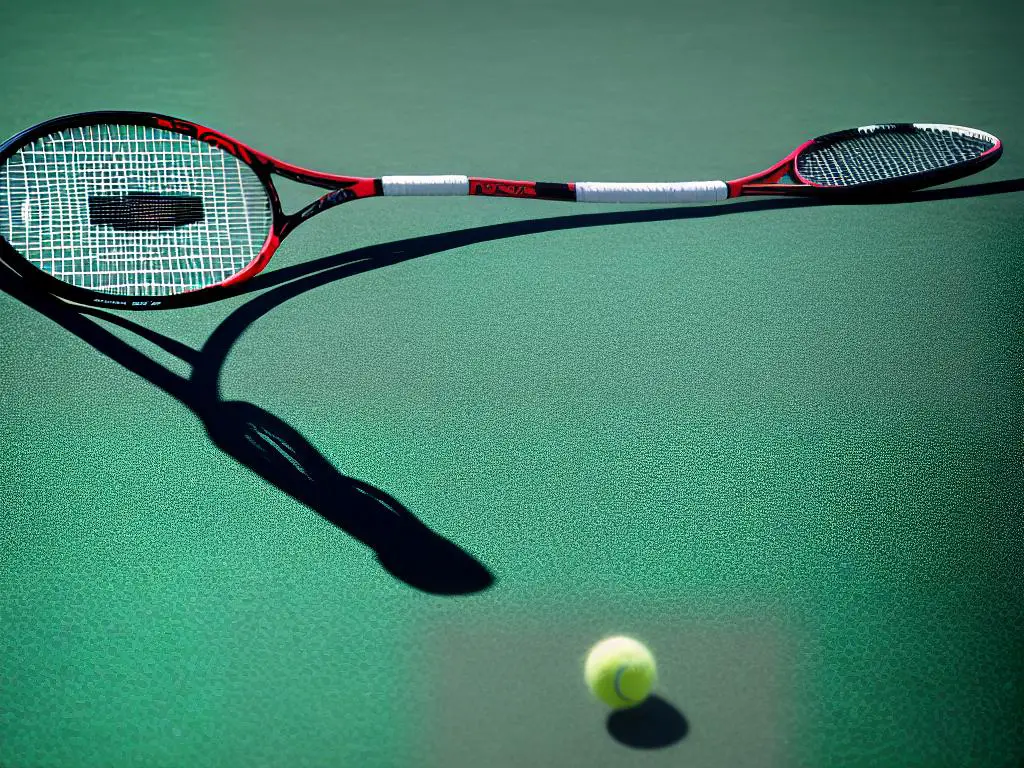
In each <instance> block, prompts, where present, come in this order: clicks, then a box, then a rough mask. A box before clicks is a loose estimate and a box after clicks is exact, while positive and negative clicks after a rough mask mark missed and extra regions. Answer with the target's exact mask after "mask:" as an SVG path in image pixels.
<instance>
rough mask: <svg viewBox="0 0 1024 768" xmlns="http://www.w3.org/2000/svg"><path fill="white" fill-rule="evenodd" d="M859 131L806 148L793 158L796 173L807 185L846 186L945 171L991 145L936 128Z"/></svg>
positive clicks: (989, 142)
mask: <svg viewBox="0 0 1024 768" xmlns="http://www.w3.org/2000/svg"><path fill="white" fill-rule="evenodd" d="M860 130H861V132H862V135H860V136H857V137H854V138H844V140H842V141H838V142H834V143H832V142H823V143H821V144H819V145H818V146H813V147H810V148H809V149H807V150H805V151H804V152H802V153H801V154H800V156H799V157H798V158H797V161H796V170H797V172H798V173H799V174H800V176H801V177H802V178H803V179H804V180H806V181H808V182H810V183H811V184H817V185H820V186H825V187H849V186H853V185H856V184H868V183H873V182H879V181H889V180H892V179H898V178H901V177H905V176H911V175H914V174H919V173H927V172H929V171H934V170H937V169H941V168H948V167H950V166H954V165H957V164H959V163H963V162H965V161H968V160H972V159H974V158H976V157H978V156H979V155H981V154H983V153H984V152H986V151H987V150H989V149H990V148H991V147H992V142H991V141H988V140H986V139H985V138H982V137H981V136H980V135H979V137H974V136H971V135H967V134H964V133H962V132H954V131H950V130H941V129H940V128H938V127H936V128H928V129H926V130H921V129H918V130H915V131H913V132H882V131H872V130H870V128H869V129H860Z"/></svg>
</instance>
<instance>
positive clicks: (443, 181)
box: [380, 176, 469, 197]
mask: <svg viewBox="0 0 1024 768" xmlns="http://www.w3.org/2000/svg"><path fill="white" fill-rule="evenodd" d="M380 181H381V189H382V191H383V192H384V194H385V195H387V196H389V197H400V196H415V197H422V196H424V195H427V196H433V195H446V196H451V197H458V196H461V195H468V194H469V177H468V176H384V177H382V178H381V180H380Z"/></svg>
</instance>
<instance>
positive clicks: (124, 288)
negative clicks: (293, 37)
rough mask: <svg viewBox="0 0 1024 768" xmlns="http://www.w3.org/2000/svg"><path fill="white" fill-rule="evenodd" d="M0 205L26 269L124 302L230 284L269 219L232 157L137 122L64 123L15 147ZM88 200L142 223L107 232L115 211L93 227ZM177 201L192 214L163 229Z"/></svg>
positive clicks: (0, 225)
mask: <svg viewBox="0 0 1024 768" xmlns="http://www.w3.org/2000/svg"><path fill="white" fill-rule="evenodd" d="M133 198H134V199H133ZM140 198H142V199H145V200H146V201H147V202H146V203H145V205H144V206H142V207H141V212H140V203H139V199H140ZM0 199H5V200H6V201H7V206H6V210H5V211H4V212H3V213H2V214H0V234H2V235H3V236H4V238H5V239H7V240H8V242H10V243H11V245H12V246H14V247H15V248H16V249H17V250H18V251H19V252H21V253H22V254H23V255H24V256H25V257H26V258H27V259H28V260H29V261H30V262H32V263H33V264H34V265H35V266H37V267H39V268H40V269H42V270H43V271H45V272H48V273H49V274H51V275H53V276H54V277H57V278H59V279H60V280H62V281H64V282H67V283H70V284H72V285H75V286H77V287H81V288H86V289H89V290H95V291H103V292H107V293H113V294H118V295H129V296H137V295H171V294H177V293H182V292H184V291H191V290H197V289H200V288H203V287H206V286H209V285H214V284H217V283H220V282H223V281H224V280H227V279H229V278H230V277H232V276H234V275H236V274H238V273H239V272H240V271H242V270H243V269H244V268H245V267H246V266H247V265H248V264H250V263H251V262H252V261H253V260H254V259H255V258H256V257H257V256H258V254H259V251H260V249H261V248H262V246H263V242H264V240H265V237H266V233H267V232H268V231H270V229H271V226H272V216H273V213H272V211H271V208H270V205H269V202H268V200H267V197H266V193H265V191H264V187H263V183H262V182H261V181H260V179H259V178H258V177H257V176H256V175H255V173H254V172H253V171H252V169H250V168H249V167H248V166H247V165H245V164H244V163H242V162H240V161H239V160H238V159H237V158H235V157H233V156H232V155H229V154H227V153H225V152H223V151H220V150H218V149H217V148H215V147H212V146H210V145H208V144H204V143H202V142H198V141H196V140H194V139H192V138H191V137H188V136H184V135H182V134H178V133H172V132H169V131H164V130H161V129H158V128H152V127H148V126H139V125H95V126H84V127H73V128H68V129H66V130H64V131H61V132H59V133H54V134H51V135H49V136H45V137H43V138H41V139H39V140H37V141H36V142H34V143H32V144H29V145H27V146H25V147H23V148H22V149H21V151H20V152H18V154H17V155H15V156H14V157H13V158H11V160H9V161H8V162H7V163H6V164H5V165H4V167H3V168H2V169H0ZM97 200H105V201H115V204H117V203H118V202H119V204H120V207H121V213H120V215H121V216H122V217H123V218H128V219H131V217H132V216H135V217H136V218H137V219H138V220H139V221H141V222H142V225H141V226H136V227H131V226H118V222H117V215H118V214H117V213H114V214H112V218H111V219H109V220H104V222H103V223H99V224H97V223H96V222H95V221H94V220H92V219H91V217H90V210H91V209H94V206H90V203H91V202H92V203H94V204H95V202H96V201H97ZM181 200H184V201H185V202H184V203H181V202H176V201H181ZM133 204H134V207H133ZM181 205H185V206H191V207H192V208H193V211H192V212H191V214H195V213H196V212H198V211H201V212H202V215H201V216H200V217H199V219H198V220H196V221H194V222H192V223H188V224H186V225H184V226H166V225H165V221H166V220H167V219H168V218H170V219H173V217H174V215H177V214H180V211H177V210H176V209H175V207H176V206H177V207H181ZM191 214H190V215H191ZM129 223H130V222H129Z"/></svg>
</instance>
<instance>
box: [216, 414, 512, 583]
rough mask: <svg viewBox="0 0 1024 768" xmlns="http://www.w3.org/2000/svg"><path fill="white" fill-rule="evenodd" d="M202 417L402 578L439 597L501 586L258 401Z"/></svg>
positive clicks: (255, 466) (237, 452)
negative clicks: (338, 466) (345, 472)
mask: <svg viewBox="0 0 1024 768" xmlns="http://www.w3.org/2000/svg"><path fill="white" fill-rule="evenodd" d="M196 412H197V413H198V414H199V416H200V418H202V420H203V423H204V425H205V426H206V430H207V433H208V434H209V436H210V439H211V440H212V441H213V442H214V444H215V445H216V446H217V447H218V448H220V449H221V450H222V451H224V452H225V453H227V454H228V455H229V456H231V457H232V458H233V459H235V460H236V461H238V462H239V463H241V464H242V465H244V466H246V467H248V468H249V469H251V470H252V471H253V472H255V473H256V474H258V475H259V476H260V477H262V478H263V479H265V480H266V481H267V482H268V483H271V484H272V485H274V486H275V487H277V488H278V489H280V490H281V491H284V492H285V493H287V494H288V495H290V496H292V497H293V498H294V499H296V500H297V501H299V502H301V503H302V504H304V505H306V506H307V507H309V508H310V509H312V510H313V511H314V512H316V513H317V514H318V515H320V516H321V517H323V518H324V519H325V520H327V521H328V522H330V523H332V524H333V525H335V526H337V527H338V528H341V529H342V530H343V531H345V532H346V533H348V534H349V535H350V536H353V537H354V538H356V539H358V540H359V541H361V542H362V543H363V544H365V545H366V546H367V547H369V548H370V549H372V550H373V551H374V552H375V553H376V555H377V560H378V561H379V562H380V564H381V565H382V566H383V567H384V568H385V569H386V570H387V571H388V572H389V573H391V574H392V575H393V576H395V578H397V579H399V580H401V581H403V582H405V583H406V584H408V585H409V586H411V587H414V588H416V589H419V590H422V591H423V592H429V593H431V594H436V595H466V594H471V593H474V592H480V591H482V590H484V589H487V588H488V587H490V586H491V585H492V584H493V583H494V576H493V575H492V574H491V572H490V571H489V570H487V568H486V567H485V566H484V565H483V564H482V563H480V562H479V561H478V560H477V559H476V558H474V557H473V556H472V555H470V554H469V553H468V552H466V551H465V550H463V549H462V548H461V547H459V546H458V545H457V544H455V543H453V542H451V541H449V540H448V539H446V538H444V537H443V536H441V535H440V534H438V533H436V532H435V531H432V530H431V529H430V528H429V527H427V526H426V525H424V524H423V523H422V522H420V521H419V520H418V519H417V518H416V517H415V515H413V514H412V513H411V512H409V510H408V509H406V508H405V507H404V506H403V505H402V503H401V502H399V501H398V500H397V499H395V498H393V497H392V496H389V495H387V494H386V493H384V492H383V491H381V490H379V489H377V488H374V487H373V486H371V485H369V484H368V483H364V482H361V481H359V480H356V479H355V478H352V477H347V476H345V475H343V474H341V473H340V472H338V470H337V469H335V468H334V466H333V465H332V464H331V463H330V462H329V461H328V460H327V459H326V458H324V457H323V455H322V454H321V453H320V452H319V451H317V450H316V448H314V447H313V446H312V445H310V443H309V441H307V440H306V439H305V438H304V437H303V436H302V435H300V434H299V433H298V432H297V431H296V430H295V429H293V428H292V427H290V426H288V424H286V423H285V422H283V421H282V420H281V419H279V418H277V417H276V416H274V415H273V414H270V413H268V412H267V411H265V410H263V409H262V408H259V407H258V406H255V405H253V404H252V403H246V402H239V401H227V402H225V401H219V400H218V401H215V402H211V403H209V404H208V407H204V408H197V409H196Z"/></svg>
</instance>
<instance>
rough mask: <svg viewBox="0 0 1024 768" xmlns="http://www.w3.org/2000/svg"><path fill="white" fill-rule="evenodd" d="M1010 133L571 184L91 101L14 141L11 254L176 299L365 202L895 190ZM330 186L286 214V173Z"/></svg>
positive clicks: (718, 197)
mask: <svg viewBox="0 0 1024 768" xmlns="http://www.w3.org/2000/svg"><path fill="white" fill-rule="evenodd" d="M1001 152H1002V145H1001V144H1000V142H999V139H997V138H996V137H995V136H992V135H990V134H988V133H985V132H983V131H978V130H974V129H972V128H962V127H959V126H955V125H940V124H933V123H898V124H888V125H869V126H864V127H862V128H854V129H851V130H846V131H839V132H837V133H830V134H827V135H825V136H819V137H818V138H816V139H811V140H810V141H806V142H804V143H803V144H801V145H800V146H799V147H797V148H796V149H795V150H793V151H792V152H791V153H790V154H789V155H787V156H786V157H785V158H783V159H782V160H780V161H779V162H778V163H776V164H775V165H773V166H772V167H771V168H768V169H767V170H765V171H762V172H761V173H755V174H753V175H751V176H745V177H743V178H739V179H735V180H734V181H688V182H667V183H660V182H659V183H631V182H627V183H608V182H575V183H556V182H539V181H509V180H503V179H489V178H477V177H472V176H456V175H448V176H384V177H382V178H378V179H371V178H360V177H355V176H337V175H334V174H328V173H319V172H317V171H310V170H306V169H304V168H299V167H298V166H294V165H291V164H289V163H284V162H281V161H280V160H275V159H274V158H272V157H270V156H268V155H265V154H263V153H262V152H258V151H256V150H254V149H252V148H250V147H248V146H246V145H245V144H242V143H240V142H238V141H235V140H234V139H232V138H230V137H228V136H225V135H224V134H222V133H219V132H217V131H214V130H211V129H209V128H204V127H203V126H201V125H197V124H195V123H191V122H188V121H187V120H179V119H177V118H172V117H165V116H163V115H155V114H149V113H144V112H89V113H84V114H79V115H71V116H68V117H60V118H57V119H55V120H50V121H48V122H46V123H42V124H40V125H37V126H35V127H34V128H30V129H28V130H27V131H24V132H22V133H20V134H18V135H17V136H15V137H14V138H12V139H10V140H9V141H7V142H6V143H5V144H3V146H2V147H0V238H2V241H0V246H2V254H0V256H2V257H3V259H4V260H5V261H6V262H8V264H9V266H11V267H12V268H13V269H15V270H16V271H17V272H18V273H19V274H21V275H22V276H23V277H25V278H26V279H29V280H32V281H34V282H35V283H37V284H38V285H39V286H40V287H41V288H43V289H44V290H46V291H48V292H50V293H52V294H54V295H56V296H59V297H61V298H64V299H67V300H70V301H73V302H77V303H80V304H86V305H92V306H105V307H112V308H116V309H165V308H170V307H181V306H187V305H190V304H198V303H201V302H205V301H210V300H212V299H215V298H217V297H219V296H222V295H224V294H225V293H226V292H227V291H228V289H229V288H230V287H231V286H236V285H237V284H239V283H241V282H242V281H244V280H246V279H248V278H250V277H252V276H253V275H255V274H257V273H258V272H260V270H262V269H263V268H264V267H265V266H266V265H267V262H268V261H269V260H270V257H271V255H273V253H274V251H275V250H276V249H277V247H278V245H279V244H280V242H281V240H282V239H283V238H284V237H285V236H287V235H288V233H289V232H291V231H292V230H293V229H294V228H295V227H296V226H298V225H299V224H301V223H302V222H304V221H306V220H307V219H309V218H311V217H312V216H315V215H316V214H318V213H320V212H321V211H324V210H327V209H328V208H332V207H334V206H335V205H338V204H340V203H345V202H348V201H350V200H358V199H360V198H364V197H376V196H380V195H385V196H409V195H485V196H492V197H519V198H536V199H539V200H565V201H575V202H587V203H656V204H658V203H660V204H668V203H714V202H719V201H722V200H727V199H729V198H734V197H739V196H741V195H809V196H821V197H829V196H831V197H839V196H846V197H849V196H851V195H860V196H865V197H866V198H867V199H870V198H871V197H872V196H883V195H884V196H891V195H892V194H896V193H903V192H907V191H910V190H913V189H919V188H921V187H927V186H932V185H935V184H941V183H943V182H947V181H951V180H953V179H957V178H960V177H962V176H966V175H968V174H972V173H976V172H977V171H979V170H981V169H983V168H986V167H988V166H989V165H991V164H992V163H994V162H995V161H996V160H997V159H998V158H999V155H1000V153H1001ZM274 175H278V176H281V177H284V178H288V179H292V180H295V181H298V182H302V183H305V184H309V185H312V186H316V187H322V188H326V189H327V190H329V191H328V192H327V193H326V194H324V195H323V196H322V197H320V198H319V199H318V200H316V201H315V202H313V203H311V204H309V205H308V206H306V207H305V208H303V209H301V210H299V211H296V212H295V213H291V214H286V213H285V212H284V211H283V210H282V209H281V203H280V199H279V197H278V194H277V191H276V189H275V188H274V183H273V176H274Z"/></svg>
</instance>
